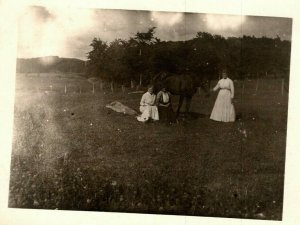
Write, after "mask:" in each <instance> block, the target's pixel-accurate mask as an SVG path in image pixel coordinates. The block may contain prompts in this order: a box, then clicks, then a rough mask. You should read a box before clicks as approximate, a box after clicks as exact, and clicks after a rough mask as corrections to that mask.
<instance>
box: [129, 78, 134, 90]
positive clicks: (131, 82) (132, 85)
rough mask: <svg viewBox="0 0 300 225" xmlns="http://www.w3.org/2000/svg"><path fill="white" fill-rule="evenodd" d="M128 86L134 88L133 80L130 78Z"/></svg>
mask: <svg viewBox="0 0 300 225" xmlns="http://www.w3.org/2000/svg"><path fill="white" fill-rule="evenodd" d="M130 87H131V88H134V84H133V80H130Z"/></svg>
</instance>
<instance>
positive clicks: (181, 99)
mask: <svg viewBox="0 0 300 225" xmlns="http://www.w3.org/2000/svg"><path fill="white" fill-rule="evenodd" d="M183 99H184V97H183V96H182V95H180V98H179V104H178V108H177V113H176V117H178V115H179V112H180V108H181V106H182V103H183Z"/></svg>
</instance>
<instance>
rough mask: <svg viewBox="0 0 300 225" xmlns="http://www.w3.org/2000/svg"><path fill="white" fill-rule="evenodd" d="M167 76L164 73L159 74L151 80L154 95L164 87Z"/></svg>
mask: <svg viewBox="0 0 300 225" xmlns="http://www.w3.org/2000/svg"><path fill="white" fill-rule="evenodd" d="M167 76H168V74H167V73H166V72H160V73H158V74H156V75H155V76H154V77H153V78H152V80H151V84H152V85H153V87H154V93H157V92H159V91H160V90H161V89H162V88H163V87H165V78H166V77H167Z"/></svg>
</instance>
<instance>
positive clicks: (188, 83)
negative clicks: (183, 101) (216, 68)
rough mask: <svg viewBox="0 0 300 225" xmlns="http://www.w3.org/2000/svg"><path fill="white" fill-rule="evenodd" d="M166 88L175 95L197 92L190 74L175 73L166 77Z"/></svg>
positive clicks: (187, 94) (188, 94)
mask: <svg viewBox="0 0 300 225" xmlns="http://www.w3.org/2000/svg"><path fill="white" fill-rule="evenodd" d="M166 88H167V89H168V90H169V91H170V92H171V93H172V94H174V95H185V96H192V95H193V94H194V93H195V90H194V89H195V88H194V84H193V79H192V77H191V76H190V75H186V74H181V75H173V76H169V77H167V78H166Z"/></svg>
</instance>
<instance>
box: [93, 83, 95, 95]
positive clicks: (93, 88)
mask: <svg viewBox="0 0 300 225" xmlns="http://www.w3.org/2000/svg"><path fill="white" fill-rule="evenodd" d="M93 94H95V84H94V83H93Z"/></svg>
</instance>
